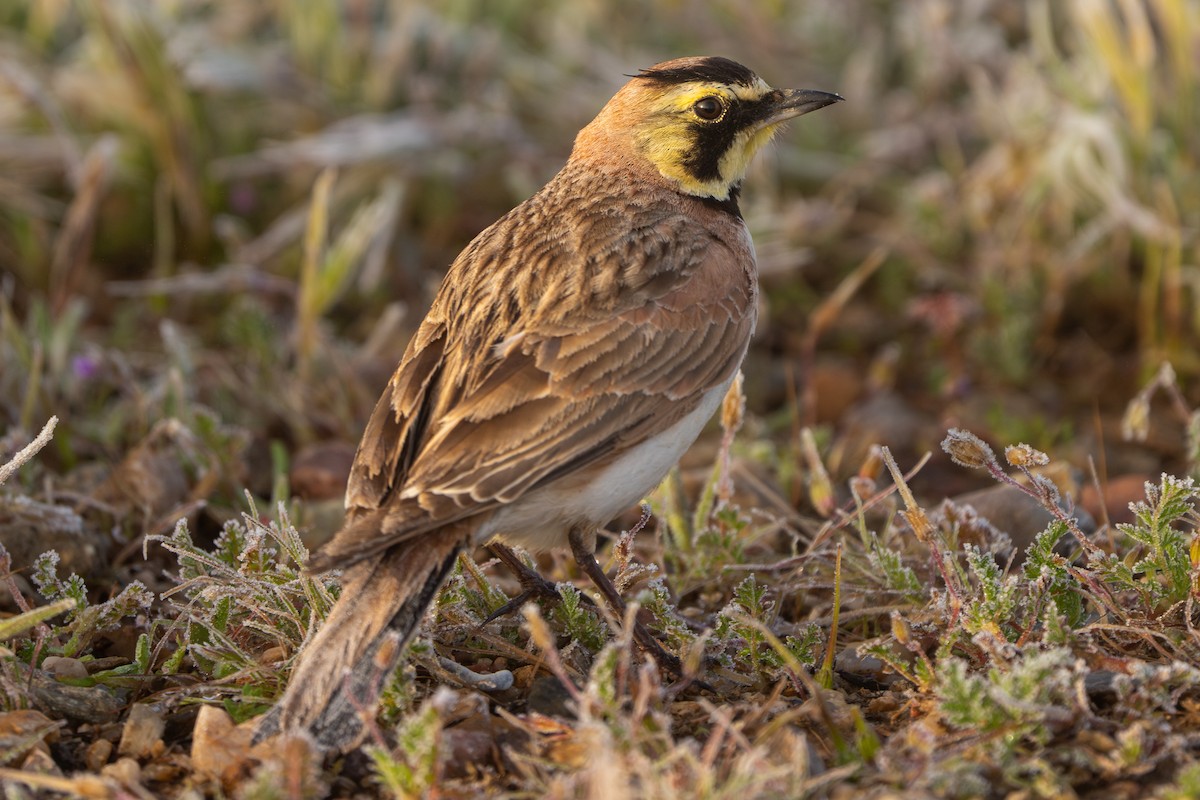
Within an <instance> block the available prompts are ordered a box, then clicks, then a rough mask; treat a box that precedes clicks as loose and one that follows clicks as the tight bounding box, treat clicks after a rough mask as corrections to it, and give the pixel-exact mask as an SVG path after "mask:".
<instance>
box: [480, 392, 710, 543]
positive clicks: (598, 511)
mask: <svg viewBox="0 0 1200 800" xmlns="http://www.w3.org/2000/svg"><path fill="white" fill-rule="evenodd" d="M731 382H732V378H731V379H730V380H729V381H727V382H726V383H724V384H723V385H721V386H717V387H714V388H712V389H710V390H709V391H708V392H706V393H705V394H704V396H703V397H702V398H701V399H700V403H699V404H698V405H697V406H696V409H695V410H694V411H692V412H691V413H690V414H688V415H687V416H686V417H684V418H683V419H681V420H679V422H676V423H675V424H674V425H673V426H671V427H670V428H668V429H667V430H665V431H663V432H662V433H660V434H658V435H656V436H654V437H652V438H650V439H647V440H646V441H645V442H642V443H641V444H640V445H638V446H637V447H635V448H633V449H631V450H629V451H628V452H626V453H624V454H622V455H621V456H619V457H618V458H617V459H616V460H614V461H613V462H612V463H611V464H609V465H608V466H606V467H605V468H604V469H602V470H600V471H598V472H596V474H595V475H594V477H593V478H592V479H591V480H589V481H588V482H587V484H586V485H584V486H583V487H582V488H569V487H565V486H562V485H561V482H558V483H552V484H550V485H548V486H543V487H541V488H540V489H535V490H534V491H532V492H530V493H529V494H527V495H525V496H524V497H522V498H520V499H519V500H516V501H515V502H513V503H511V504H510V505H507V506H505V507H504V508H502V509H500V510H499V511H497V512H496V513H495V515H494V516H492V518H491V519H490V520H489V521H488V522H487V524H485V525H483V526H481V527H480V530H479V531H478V533H477V534H476V539H477V541H479V542H480V543H481V544H482V543H484V542H486V541H488V540H490V539H493V538H498V539H502V540H503V541H505V542H507V543H510V544H517V545H520V546H521V547H525V548H528V549H530V550H546V549H549V548H554V547H560V548H565V547H567V546H568V545H567V533H568V531H569V530H570V528H571V527H573V526H576V525H588V526H597V527H598V526H602V525H605V524H607V523H608V522H609V521H610V520H611V519H612V518H613V517H615V516H617V515H618V514H620V513H621V512H622V511H625V510H627V509H629V508H630V507H632V506H633V505H634V504H635V503H637V502H638V501H639V500H641V499H642V498H643V497H645V496H646V495H647V494H648V493H649V492H650V491H652V490H653V489H654V488H655V487H656V486H658V484H659V483H661V482H662V479H663V477H665V476H666V474H667V471H668V470H670V469H671V467H672V466H673V465H674V464H675V463H676V462H677V461H679V458H680V456H682V455H683V453H684V451H685V450H687V449H688V448H689V447H690V446H691V445H692V443H693V442H694V441H696V437H697V436H699V435H700V431H701V430H702V429H703V428H704V425H705V423H706V422H708V420H709V419H711V418H712V415H713V413H714V412H716V410H717V407H718V406H720V404H721V400H722V398H724V397H725V392H726V391H727V390H728V388H729V384H730V383H731Z"/></svg>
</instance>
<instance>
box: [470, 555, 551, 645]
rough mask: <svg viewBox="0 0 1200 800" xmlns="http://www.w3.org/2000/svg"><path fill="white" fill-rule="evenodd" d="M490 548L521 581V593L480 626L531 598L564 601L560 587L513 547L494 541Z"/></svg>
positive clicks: (507, 612) (509, 611) (510, 611)
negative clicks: (539, 572)
mask: <svg viewBox="0 0 1200 800" xmlns="http://www.w3.org/2000/svg"><path fill="white" fill-rule="evenodd" d="M488 550H491V551H492V555H494V556H495V557H496V558H498V559H500V561H501V563H503V564H504V566H505V567H507V568H508V571H509V572H511V573H512V574H513V575H514V576H515V577H516V579H517V580H518V581H520V583H521V593H520V594H519V595H517V596H516V597H514V598H513V599H512V600H509V601H508V602H507V603H505V604H504V605H502V606H500V607H499V608H497V609H496V610H495V611H493V612H492V613H491V614H488V618H487V619H485V620H484V621H483V623H482V625H481V626H480V627H482V626H483V625H487V624H488V623H489V622H491V621H492V620H497V619H500V617H503V616H505V615H506V614H511V613H512V612H514V611H516V610H517V609H519V608H520V607H521V606H523V605H525V604H526V603H527V602H529V601H530V600H536V599H537V598H539V597H544V598H546V599H548V600H549V599H553V600H554V601H556V602H562V595H560V594H559V593H558V589H556V588H555V586H554V584H553V583H551V582H550V581H548V580H546V579H545V578H543V577H542V576H541V575H539V574H538V573H537V570H534V569H531V568H530V567H529V566H528V565H527V564H526V563H525V562H524V561H522V560H521V559H520V557H519V556H518V555H517V554H516V553H514V552H513V551H512V548H510V547H508V546H507V545H503V544H500V543H499V542H492V543H491V544H489V545H488Z"/></svg>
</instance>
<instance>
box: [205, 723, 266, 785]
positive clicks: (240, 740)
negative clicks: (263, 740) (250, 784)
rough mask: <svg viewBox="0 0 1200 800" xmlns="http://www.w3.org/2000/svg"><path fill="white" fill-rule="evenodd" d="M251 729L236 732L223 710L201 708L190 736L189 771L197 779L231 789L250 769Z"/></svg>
mask: <svg viewBox="0 0 1200 800" xmlns="http://www.w3.org/2000/svg"><path fill="white" fill-rule="evenodd" d="M252 736H253V733H252V731H251V729H250V728H248V727H244V728H239V727H237V726H235V725H234V724H233V718H232V717H230V716H229V714H228V713H226V712H225V710H224V709H221V708H217V707H216V706H201V708H200V713H199V714H197V715H196V727H195V729H194V731H193V732H192V768H193V769H194V770H195V771H196V772H197V773H199V774H200V775H202V776H204V777H206V778H210V779H212V780H215V781H219V782H221V783H222V785H225V786H232V785H233V784H234V783H235V781H236V780H237V778H238V777H239V776H240V775H241V774H242V773H243V772H244V771H247V770H249V768H250V766H251V765H250V761H251V756H250V744H251V738H252Z"/></svg>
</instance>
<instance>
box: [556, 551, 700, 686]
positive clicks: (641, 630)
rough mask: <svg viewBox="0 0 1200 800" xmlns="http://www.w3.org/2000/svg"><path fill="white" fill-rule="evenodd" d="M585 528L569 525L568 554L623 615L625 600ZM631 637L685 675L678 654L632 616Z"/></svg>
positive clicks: (640, 645) (618, 615) (644, 648)
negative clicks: (664, 645) (669, 651)
mask: <svg viewBox="0 0 1200 800" xmlns="http://www.w3.org/2000/svg"><path fill="white" fill-rule="evenodd" d="M588 533H590V532H588V531H584V530H581V529H580V528H572V529H571V532H570V534H569V535H568V539H569V541H570V542H571V555H573V556H574V557H575V563H577V564H578V565H579V568H580V569H582V570H583V572H584V574H586V575H587V576H588V578H590V579H591V581H592V583H594V584H595V585H596V588H597V589H599V590H600V594H602V595H604V599H605V600H606V601H607V602H608V604H609V606H610V607H611V608H612V609H613V611H615V612H616V614H617V618H618V619H624V618H625V601H624V600H623V599H621V594H620V593H619V592H618V591H617V587H615V586H613V583H612V581H610V580H609V579H608V575H606V574H604V570H603V569H601V568H600V563H599V562H598V561H596V556H595V552H594V551H595V542H596V540H595V537H594V535H588ZM633 638H634V640H635V641H636V642H637V643H638V646H639V647H641V648H642V649H643V650H645V651H646V652H648V653H649V654H650V655H652V656H654V658H655V660H656V661H658V663H660V664H662V665H663V666H665V667H666V668H667V669H669V670H670V671H671V672H673V673H675V674H676V675H678V676H679V677H681V678H683V677H685V676H684V674H683V665H682V664H681V663H680V661H679V658H678V657H677V656H675V655H673V654H671V653H668V652H667V651H666V650H665V649H663V646H662V644H661V643H660V642H659V641H658V639H655V638H654V635H653V634H651V633H650V631H648V630H646V626H645V625H643V624H642V623H641V621H640V620H636V619H635V620H634V623H633Z"/></svg>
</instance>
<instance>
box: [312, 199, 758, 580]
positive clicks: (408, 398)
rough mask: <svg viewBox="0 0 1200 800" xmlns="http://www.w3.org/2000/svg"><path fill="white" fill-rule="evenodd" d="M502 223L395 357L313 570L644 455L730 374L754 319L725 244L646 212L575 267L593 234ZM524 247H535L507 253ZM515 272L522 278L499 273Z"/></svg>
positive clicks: (742, 253)
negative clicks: (344, 509) (614, 456)
mask: <svg viewBox="0 0 1200 800" xmlns="http://www.w3.org/2000/svg"><path fill="white" fill-rule="evenodd" d="M520 211H521V209H518V210H517V211H516V212H513V215H515V214H518V212H520ZM524 211H525V215H524V216H525V217H528V215H529V214H530V213H533V211H531V210H530V209H528V208H526V209H524ZM511 216H512V215H510V217H511ZM513 222H514V220H511V219H509V218H506V219H505V220H501V222H499V223H497V225H496V226H493V228H492V229H489V231H487V232H485V233H484V234H482V235H481V237H480V239H478V240H477V241H476V242H475V243H473V244H472V245H471V246H470V247H469V248H468V249H467V250H466V251H464V253H463V255H462V256H460V257H459V259H458V261H456V263H455V265H454V267H452V269H451V272H450V274H449V275H448V276H447V279H446V281H445V283H444V284H443V287H442V290H441V292H440V293H439V296H438V299H437V300H436V301H435V303H434V306H433V308H432V309H431V311H430V314H429V316H428V317H427V318H426V320H425V322H424V323H423V324H422V326H421V328H420V329H419V330H418V332H417V334H416V336H415V337H414V339H413V341H412V342H411V343H410V345H409V348H408V351H407V353H406V354H405V357H404V359H403V360H402V361H401V364H400V366H399V368H398V369H397V371H396V373H395V375H393V377H392V379H391V381H390V382H389V384H388V388H387V390H386V391H385V392H384V395H383V397H382V398H380V401H379V403H378V404H377V406H376V408H375V411H374V413H373V414H372V416H371V419H370V421H369V423H368V425H367V429H366V431H365V433H364V435H363V440H362V444H361V445H360V446H359V451H358V455H357V457H356V460H355V464H354V467H353V470H352V473H351V477H350V482H349V486H348V488H347V496H346V500H347V506H348V508H349V509H350V510H351V513H352V517H351V519H352V522H351V523H350V524H349V525H348V526H347V527H346V528H344V529H343V530H342V531H341V532H340V533H339V535H338V536H337V537H335V539H334V540H333V541H332V542H330V543H329V544H328V545H327V546H326V547H325V548H324V549H323V550H322V552H321V553H320V554H319V556H318V558H317V561H318V563H319V565H320V566H321V567H322V568H323V567H326V566H334V565H347V564H349V563H353V562H354V561H358V560H360V559H362V558H365V557H368V556H369V555H371V554H373V553H378V552H381V551H382V550H384V549H386V548H387V547H389V546H391V545H392V544H394V543H395V542H397V541H400V540H401V539H405V538H408V537H410V536H413V535H417V534H420V533H422V532H425V531H428V530H432V529H434V528H437V527H440V526H442V525H445V524H447V523H449V522H451V521H455V520H459V519H463V518H465V517H468V516H471V515H473V514H478V513H481V512H485V511H487V510H489V509H492V508H495V507H497V506H499V505H501V504H504V503H508V502H512V501H513V500H515V499H517V498H518V497H520V496H521V495H522V494H524V493H525V492H527V491H529V490H531V489H533V488H536V487H538V486H542V485H544V484H546V483H547V482H549V481H552V480H554V479H556V478H558V477H561V476H563V475H566V474H569V473H571V472H574V471H575V470H578V469H581V468H583V467H585V466H587V465H589V464H592V463H595V462H597V461H598V460H600V459H603V458H604V457H605V456H607V455H609V454H611V453H614V452H620V451H622V450H624V449H625V448H627V447H629V446H630V445H633V444H637V443H639V442H641V441H644V440H646V439H648V438H649V437H651V436H653V435H654V434H655V433H658V432H660V431H662V430H664V429H666V428H667V427H669V426H670V425H671V424H673V423H674V422H676V421H677V420H678V419H680V418H681V417H682V416H684V415H686V414H687V413H688V412H690V411H691V410H692V409H693V408H695V405H696V403H697V402H699V399H700V397H701V396H702V395H703V394H704V393H705V392H706V391H708V390H709V389H711V388H713V387H715V386H719V385H721V384H722V383H723V382H724V381H725V380H727V379H728V378H729V377H730V376H731V375H732V374H733V372H734V371H736V369H737V367H738V365H739V364H740V362H741V359H742V356H743V355H744V353H745V348H746V343H747V342H748V340H749V337H750V334H751V332H752V329H753V325H754V302H755V298H754V291H755V289H754V281H753V274H752V272H753V262H752V259H753V256H752V255H751V254H750V252H749V249H748V248H746V247H744V246H743V247H742V248H739V243H740V241H741V240H740V239H737V238H735V237H731V238H734V241H735V244H733V245H730V244H726V243H725V241H724V240H718V239H716V238H714V237H713V236H712V235H711V234H710V233H709V232H707V231H706V230H705V229H703V228H700V227H699V226H698V225H697V224H696V223H695V222H694V221H693V220H691V219H689V218H688V217H687V216H685V215H682V214H680V213H678V212H672V213H664V212H656V213H655V214H654V216H653V217H652V218H650V219H648V220H646V221H645V224H635V225H629V224H626V225H624V226H621V225H615V226H614V225H612V224H611V222H603V221H601V222H599V223H597V224H608V225H610V226H611V227H612V228H613V230H614V231H619V232H623V235H620V236H619V238H618V237H614V239H613V241H611V242H609V243H608V244H607V245H606V246H604V247H599V248H595V247H594V248H593V250H595V251H596V252H599V253H600V254H601V257H599V258H592V259H583V258H581V257H579V256H578V252H579V251H578V249H577V248H576V247H575V245H574V243H573V239H575V240H577V239H578V238H580V237H582V238H584V239H587V240H588V241H590V242H592V243H593V245H594V243H595V241H596V238H597V235H598V234H597V231H596V230H595V229H592V230H591V231H590V233H589V230H588V229H587V228H586V225H585V226H584V228H583V229H582V230H573V231H572V232H571V233H572V235H564V234H563V232H562V231H561V230H559V229H556V228H555V227H554V226H538V225H528V224H526V225H522V226H519V228H518V229H514V226H513V225H512V223H513ZM631 228H632V229H633V232H632V233H630V232H629V231H630V229H631ZM523 230H535V231H541V233H542V235H541V236H540V237H535V238H533V239H531V240H528V241H522V240H521V239H520V236H519V232H520V231H523ZM516 254H520V255H521V256H522V257H523V259H525V260H523V262H522V263H520V264H516V263H512V259H513V258H514V257H515V255H516ZM529 309H532V311H529Z"/></svg>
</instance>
